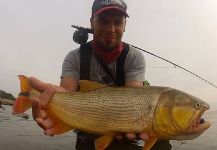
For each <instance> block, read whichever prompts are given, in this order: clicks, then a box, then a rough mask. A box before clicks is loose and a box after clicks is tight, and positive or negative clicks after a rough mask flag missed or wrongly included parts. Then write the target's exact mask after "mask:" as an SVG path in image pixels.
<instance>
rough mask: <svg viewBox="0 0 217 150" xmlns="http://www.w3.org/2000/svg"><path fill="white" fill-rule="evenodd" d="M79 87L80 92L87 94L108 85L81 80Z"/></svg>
mask: <svg viewBox="0 0 217 150" xmlns="http://www.w3.org/2000/svg"><path fill="white" fill-rule="evenodd" d="M79 86H80V89H79V92H86V91H91V90H96V89H100V88H104V87H106V85H103V84H101V83H98V82H94V81H89V80H80V81H79Z"/></svg>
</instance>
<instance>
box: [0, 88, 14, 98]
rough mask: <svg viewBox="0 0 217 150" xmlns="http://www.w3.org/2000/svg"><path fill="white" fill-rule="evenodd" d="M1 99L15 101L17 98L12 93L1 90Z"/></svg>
mask: <svg viewBox="0 0 217 150" xmlns="http://www.w3.org/2000/svg"><path fill="white" fill-rule="evenodd" d="M0 99H8V100H15V97H14V96H13V95H12V94H11V93H7V92H5V91H2V90H0Z"/></svg>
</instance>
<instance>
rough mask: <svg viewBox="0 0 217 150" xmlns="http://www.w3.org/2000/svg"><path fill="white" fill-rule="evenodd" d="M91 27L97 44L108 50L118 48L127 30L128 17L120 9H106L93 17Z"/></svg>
mask: <svg viewBox="0 0 217 150" xmlns="http://www.w3.org/2000/svg"><path fill="white" fill-rule="evenodd" d="M90 21H91V28H92V30H93V32H94V41H95V42H96V44H97V45H98V46H99V47H101V48H103V49H106V50H112V49H114V48H116V47H117V46H118V45H119V44H120V42H121V39H122V36H123V32H124V31H125V25H126V19H125V16H124V15H123V14H121V13H120V12H118V11H115V10H110V11H105V12H103V13H101V14H99V15H97V16H94V17H92V18H91V20H90Z"/></svg>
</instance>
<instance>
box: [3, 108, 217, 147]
mask: <svg viewBox="0 0 217 150" xmlns="http://www.w3.org/2000/svg"><path fill="white" fill-rule="evenodd" d="M4 107H5V110H3V109H1V108H0V150H24V149H29V150H74V146H75V141H76V135H75V134H74V133H73V132H72V131H70V132H68V133H66V134H63V135H60V136H54V137H49V136H45V135H44V134H43V131H42V130H41V129H40V128H39V127H38V126H37V124H36V123H35V122H34V121H33V119H32V118H31V112H30V111H29V112H27V113H28V114H30V119H28V120H26V119H23V118H20V117H16V116H13V115H11V107H10V106H4ZM205 118H207V119H206V120H210V121H211V122H212V126H211V127H210V128H209V129H208V130H207V131H206V132H205V133H204V134H203V135H201V136H200V137H198V138H196V139H195V140H190V141H170V142H171V144H172V146H173V148H172V150H217V142H216V139H217V121H216V120H217V111H210V112H208V113H207V114H206V117H205Z"/></svg>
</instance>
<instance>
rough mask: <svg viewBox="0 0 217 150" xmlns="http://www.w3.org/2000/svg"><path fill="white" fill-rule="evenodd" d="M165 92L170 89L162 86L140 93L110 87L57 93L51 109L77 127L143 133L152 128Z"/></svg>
mask: <svg viewBox="0 0 217 150" xmlns="http://www.w3.org/2000/svg"><path fill="white" fill-rule="evenodd" d="M153 89H155V90H153ZM164 91H166V88H161V87H157V88H156V87H152V88H150V87H143V88H138V89H136V90H135V88H114V87H112V88H111V87H106V88H101V89H97V90H93V91H89V92H83V93H82V92H80V93H74V94H67V93H57V94H55V95H54V96H53V99H52V100H51V106H53V107H55V109H53V110H55V111H54V113H55V115H56V116H57V117H61V118H62V119H63V121H64V122H66V123H67V124H71V125H72V126H73V127H79V128H82V129H84V130H88V131H94V132H96V130H97V132H98V133H102V134H103V133H106V132H130V131H131V132H132V131H137V132H138V131H140V132H141V131H142V130H144V129H147V128H151V125H152V118H153V113H154V108H155V107H156V104H157V102H158V99H159V96H160V95H161V94H162V93H163V92H164ZM144 93H146V94H144ZM156 93H158V94H156ZM126 95H127V97H126ZM63 108H64V109H63ZM63 114H68V115H63ZM63 116H64V117H63ZM71 118H73V119H71ZM96 127H97V128H96Z"/></svg>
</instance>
